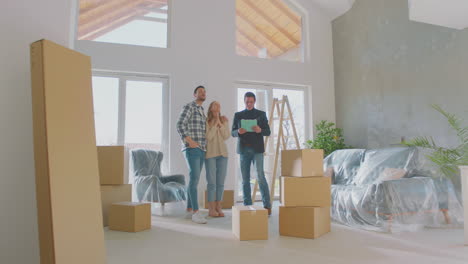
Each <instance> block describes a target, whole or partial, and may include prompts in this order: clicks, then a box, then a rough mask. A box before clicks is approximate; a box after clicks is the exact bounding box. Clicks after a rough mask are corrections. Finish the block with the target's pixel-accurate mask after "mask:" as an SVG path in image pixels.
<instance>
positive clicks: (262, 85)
mask: <svg viewBox="0 0 468 264" xmlns="http://www.w3.org/2000/svg"><path fill="white" fill-rule="evenodd" d="M234 88H235V89H236V93H237V97H236V106H237V100H238V98H239V96H240V94H239V89H245V88H248V89H249V88H250V89H252V90H265V91H267V97H268V98H267V103H268V104H269V105H267V107H268V109H260V110H262V111H265V112H268V116H267V117H268V118H270V117H269V114H270V113H269V112H270V111H271V103H272V102H273V98H274V97H273V90H274V89H281V90H294V91H303V92H304V140H307V138H310V137H311V136H312V134H311V131H312V130H311V124H312V123H313V120H312V113H311V110H312V106H311V103H309V100H310V99H309V94H310V86H308V85H298V84H284V83H273V82H257V81H236V82H235V83H234ZM278 99H279V100H281V99H280V98H278ZM237 111H239V110H238V109H236V112H237ZM285 111H286V110H285ZM268 122H270V120H268ZM269 143H270V144H272V143H273V142H272V141H270V142H269ZM299 143H300V144H302V143H304V142H299ZM300 147H301V148H302V147H303V146H302V145H301V146H300ZM236 156H237V157H236V164H239V157H238V155H236ZM264 170H268V169H265V168H264ZM240 173H241V172H240V169H237V170H236V175H235V190H236V191H238V190H240V188H241V187H242V186H241V184H242V182H240V178H241V174H240ZM265 176H269V175H265ZM277 180H279V179H277ZM278 187H279V185H278ZM257 191H258V192H259V191H260V190H259V189H258V190H257ZM236 197H237V200H242V193H238V194H237V196H236ZM271 199H272V201H273V200H279V199H280V193H275V197H272V198H271ZM258 201H261V196H260V195H257V196H256V200H255V201H254V202H258Z"/></svg>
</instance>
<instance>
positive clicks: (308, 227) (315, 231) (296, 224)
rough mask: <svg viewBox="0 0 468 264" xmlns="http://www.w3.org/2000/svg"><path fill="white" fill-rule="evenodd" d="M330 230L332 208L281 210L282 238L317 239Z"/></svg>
mask: <svg viewBox="0 0 468 264" xmlns="http://www.w3.org/2000/svg"><path fill="white" fill-rule="evenodd" d="M330 229H331V219H330V207H284V206H280V208H279V232H280V235H282V236H292V237H302V238H317V237H320V236H322V235H324V234H326V233H328V232H330Z"/></svg>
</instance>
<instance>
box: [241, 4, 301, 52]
mask: <svg viewBox="0 0 468 264" xmlns="http://www.w3.org/2000/svg"><path fill="white" fill-rule="evenodd" d="M302 32H303V15H302V14H301V13H300V12H299V10H298V9H297V8H296V7H295V6H294V5H293V4H292V3H291V2H290V1H289V0H236V53H237V54H238V55H241V56H251V57H257V58H265V59H280V60H288V61H304V54H303V53H304V49H303V47H304V45H303V44H304V43H303V39H304V38H303V33H302Z"/></svg>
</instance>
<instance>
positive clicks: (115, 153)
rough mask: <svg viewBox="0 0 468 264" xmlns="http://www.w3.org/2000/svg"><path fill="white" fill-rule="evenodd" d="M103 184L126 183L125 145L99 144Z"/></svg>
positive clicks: (101, 180) (99, 161) (100, 171)
mask: <svg viewBox="0 0 468 264" xmlns="http://www.w3.org/2000/svg"><path fill="white" fill-rule="evenodd" d="M97 150H98V164H99V179H100V184H101V185H120V184H124V183H125V182H124V146H98V147H97Z"/></svg>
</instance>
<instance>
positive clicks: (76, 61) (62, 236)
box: [31, 40, 106, 264]
mask: <svg viewBox="0 0 468 264" xmlns="http://www.w3.org/2000/svg"><path fill="white" fill-rule="evenodd" d="M31 81H32V111H33V133H34V160H35V172H36V199H37V214H38V219H37V221H38V228H39V249H40V261H41V263H42V264H46V263H47V264H50V263H59V264H60V263H67V264H83V263H96V264H97V263H101V264H104V263H106V252H105V243H104V230H103V228H102V211H101V206H100V200H101V194H100V192H99V171H98V161H97V149H96V136H95V129H94V112H93V96H92V89H91V59H90V58H89V57H88V56H85V55H83V54H80V53H78V52H76V51H73V50H70V49H67V48H65V47H62V46H60V45H57V44H55V43H53V42H51V41H47V40H40V41H37V42H34V43H33V44H31Z"/></svg>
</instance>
